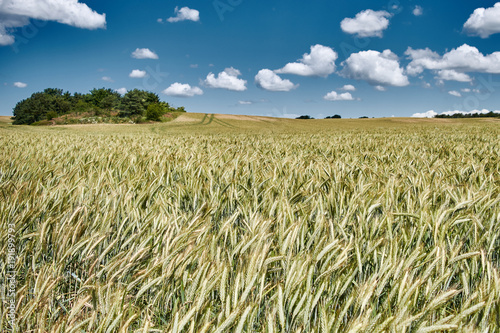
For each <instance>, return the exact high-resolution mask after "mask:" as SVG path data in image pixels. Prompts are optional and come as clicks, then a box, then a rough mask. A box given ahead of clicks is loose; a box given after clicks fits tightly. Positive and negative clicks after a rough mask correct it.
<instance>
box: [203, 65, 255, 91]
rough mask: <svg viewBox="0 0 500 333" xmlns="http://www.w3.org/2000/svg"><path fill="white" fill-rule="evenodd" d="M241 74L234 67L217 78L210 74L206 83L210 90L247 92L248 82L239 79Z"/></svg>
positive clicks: (227, 69)
mask: <svg viewBox="0 0 500 333" xmlns="http://www.w3.org/2000/svg"><path fill="white" fill-rule="evenodd" d="M240 75H241V72H240V71H239V70H237V69H235V68H233V67H231V68H226V69H225V70H224V71H223V72H220V73H219V74H218V75H217V77H215V74H213V73H209V74H208V75H207V78H206V79H205V81H204V83H205V85H206V86H207V87H210V88H221V89H227V90H233V91H245V90H247V87H246V84H247V81H246V80H243V79H239V78H238V76H240Z"/></svg>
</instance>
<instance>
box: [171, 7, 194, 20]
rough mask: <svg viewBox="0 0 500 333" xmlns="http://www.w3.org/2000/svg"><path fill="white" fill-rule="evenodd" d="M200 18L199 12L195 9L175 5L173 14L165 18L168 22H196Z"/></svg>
mask: <svg viewBox="0 0 500 333" xmlns="http://www.w3.org/2000/svg"><path fill="white" fill-rule="evenodd" d="M199 20H200V12H199V11H197V10H196V9H190V8H189V7H182V8H181V9H179V7H175V16H174V17H170V18H168V19H167V21H168V22H170V23H174V22H180V21H194V22H198V21H199Z"/></svg>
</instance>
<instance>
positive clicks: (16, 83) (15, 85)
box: [14, 82, 28, 88]
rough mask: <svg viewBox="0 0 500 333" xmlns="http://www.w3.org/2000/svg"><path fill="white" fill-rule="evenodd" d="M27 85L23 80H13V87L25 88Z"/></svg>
mask: <svg viewBox="0 0 500 333" xmlns="http://www.w3.org/2000/svg"><path fill="white" fill-rule="evenodd" d="M27 86H28V85H27V84H26V83H24V82H14V87H17V88H26V87H27Z"/></svg>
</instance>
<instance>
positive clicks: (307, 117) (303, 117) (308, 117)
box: [295, 115, 314, 119]
mask: <svg viewBox="0 0 500 333" xmlns="http://www.w3.org/2000/svg"><path fill="white" fill-rule="evenodd" d="M295 119H314V118H313V117H311V116H308V115H305V116H300V117H297V118H295Z"/></svg>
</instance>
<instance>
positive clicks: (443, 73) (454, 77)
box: [436, 69, 472, 82]
mask: <svg viewBox="0 0 500 333" xmlns="http://www.w3.org/2000/svg"><path fill="white" fill-rule="evenodd" d="M437 74H438V75H437V77H436V78H437V79H439V80H446V81H458V82H471V81H472V78H471V77H470V76H469V75H467V74H465V73H459V72H457V71H455V70H453V69H443V70H440V71H439V72H438V73H437Z"/></svg>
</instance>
